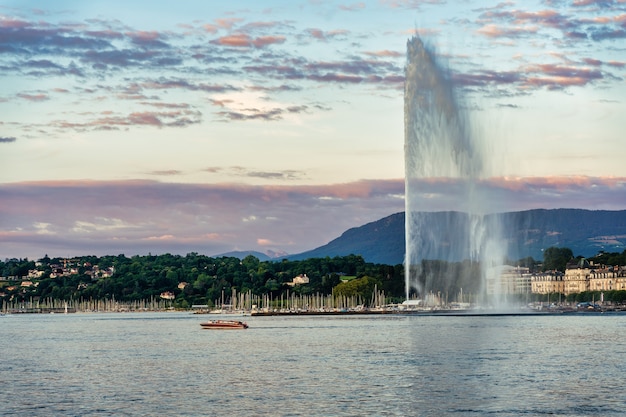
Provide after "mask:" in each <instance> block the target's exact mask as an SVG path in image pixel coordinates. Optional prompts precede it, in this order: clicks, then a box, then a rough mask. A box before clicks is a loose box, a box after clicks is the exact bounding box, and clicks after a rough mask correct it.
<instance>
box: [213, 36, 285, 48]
mask: <svg viewBox="0 0 626 417" xmlns="http://www.w3.org/2000/svg"><path fill="white" fill-rule="evenodd" d="M285 40H286V38H285V37H284V36H260V37H258V38H253V37H251V36H249V35H247V34H245V33H236V34H233V35H227V36H222V37H221V38H218V39H216V40H215V41H214V43H216V44H218V45H222V46H230V47H235V48H250V47H253V46H254V47H255V48H263V47H265V46H267V45H272V44H280V43H284V42H285Z"/></svg>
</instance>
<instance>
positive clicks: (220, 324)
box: [200, 320, 248, 330]
mask: <svg viewBox="0 0 626 417" xmlns="http://www.w3.org/2000/svg"><path fill="white" fill-rule="evenodd" d="M200 326H202V328H203V329H223V330H229V329H247V328H248V323H246V322H244V321H238V320H209V321H207V322H205V323H200Z"/></svg>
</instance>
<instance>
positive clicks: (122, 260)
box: [0, 248, 626, 308]
mask: <svg viewBox="0 0 626 417" xmlns="http://www.w3.org/2000/svg"><path fill="white" fill-rule="evenodd" d="M572 259H575V258H574V257H573V254H572V251H571V250H570V249H568V248H548V249H546V250H545V251H544V259H543V262H539V261H536V260H534V259H533V258H530V257H529V258H523V259H520V260H517V261H510V260H509V261H507V262H506V263H507V264H511V265H519V266H525V267H528V268H529V269H530V271H531V272H539V271H550V270H558V271H564V270H565V267H566V264H567V263H568V262H570V261H571V260H572ZM592 259H593V260H594V262H596V263H602V264H606V265H626V250H625V251H624V252H622V253H601V254H599V255H597V256H596V257H594V258H592ZM468 262H469V261H463V262H457V263H452V265H446V266H445V267H444V266H442V261H423V262H422V268H421V274H422V276H421V277H419V279H421V280H425V279H426V276H432V275H436V273H437V271H440V270H444V269H445V270H446V271H452V272H453V275H454V276H456V277H460V278H459V279H457V280H456V281H455V282H453V283H452V284H450V283H449V282H448V283H446V287H445V288H444V287H442V288H437V283H434V284H435V286H434V287H433V288H434V289H435V290H441V291H446V292H449V294H450V295H452V294H454V293H456V292H458V291H459V289H460V288H462V289H463V291H464V292H466V293H471V292H474V293H476V292H477V291H479V290H480V287H479V285H480V283H479V280H478V279H477V277H479V276H480V273H479V269H478V268H479V266H478V265H476V264H468ZM69 263H70V264H71V266H73V267H74V273H71V274H67V273H66V274H65V275H62V276H56V277H53V276H54V273H53V272H54V271H53V268H54V267H56V266H59V265H64V264H65V265H66V266H69V264H68V260H65V259H62V258H49V257H48V256H47V255H46V256H44V257H43V258H42V259H39V260H38V261H37V262H35V261H30V260H28V259H6V260H5V261H4V262H0V276H2V277H9V279H8V280H6V281H2V282H0V302H2V301H9V300H10V301H21V300H32V299H36V298H40V299H45V298H50V299H55V300H71V299H74V300H79V299H83V300H110V299H116V300H119V301H139V300H147V299H151V298H158V297H160V295H161V294H162V293H165V292H170V293H173V295H174V297H175V298H174V301H173V305H174V306H176V307H179V308H189V307H191V306H192V305H198V304H201V305H209V306H213V305H215V304H216V301H217V300H220V299H222V298H223V294H226V295H230V294H231V293H232V292H233V290H234V291H236V292H237V293H248V292H251V293H252V294H256V295H270V296H271V297H273V298H274V299H277V298H280V297H281V295H285V294H287V293H288V292H289V293H291V294H294V293H295V294H297V295H314V294H320V295H329V294H336V295H345V296H348V297H350V296H361V297H363V298H364V299H369V297H371V295H372V293H373V291H374V289H377V290H378V291H384V293H385V295H386V296H387V297H388V298H389V300H392V301H394V300H395V301H401V300H403V299H404V297H405V283H404V266H403V265H402V264H398V265H384V264H374V263H369V262H366V261H365V260H364V259H363V257H361V256H358V255H348V256H337V257H333V258H330V257H325V258H311V259H306V260H301V261H292V260H287V259H282V260H276V261H260V260H259V259H258V258H256V257H254V256H252V255H250V256H247V257H245V258H243V259H239V258H236V257H209V256H206V255H201V254H198V253H189V254H187V255H185V256H181V255H172V254H163V255H146V256H139V255H137V256H132V257H127V256H125V255H123V254H122V255H117V256H102V257H97V256H80V257H76V258H74V259H72V260H71V261H69ZM95 266H97V267H98V269H99V270H100V271H102V270H105V269H107V268H111V267H112V268H114V273H113V275H112V276H111V277H107V278H97V277H96V275H95V274H93V271H94V269H95ZM468 268H469V269H468ZM33 270H39V271H41V276H40V277H38V278H37V279H33V281H34V282H35V284H36V285H32V286H30V287H22V286H20V285H11V283H12V282H14V283H17V282H19V281H21V280H23V279H24V277H27V276H28V274H29V271H33ZM455 271H456V272H455ZM461 271H470V273H467V272H466V273H462V272H461ZM301 274H302V275H303V274H306V276H307V277H308V278H309V283H308V284H306V285H297V286H289V285H288V283H289V282H291V281H292V280H293V278H294V277H296V276H298V275H301ZM11 277H13V278H11ZM9 288H12V290H9Z"/></svg>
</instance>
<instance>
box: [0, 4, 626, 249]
mask: <svg viewBox="0 0 626 417" xmlns="http://www.w3.org/2000/svg"><path fill="white" fill-rule="evenodd" d="M416 33H417V34H419V35H420V36H421V37H422V39H424V40H425V41H426V42H427V43H428V44H430V45H431V46H432V47H433V48H434V49H435V50H436V51H437V53H438V55H439V56H440V57H441V59H442V61H443V62H445V63H446V64H447V67H448V68H449V71H450V76H451V78H452V80H453V81H454V83H455V85H457V92H458V94H459V97H460V100H461V104H462V108H463V109H464V110H465V111H466V112H467V114H468V116H469V118H470V120H471V123H472V132H473V134H474V135H476V137H480V139H481V141H482V143H486V144H487V146H488V154H489V155H490V159H489V161H486V165H487V166H488V170H487V171H486V172H485V178H484V179H483V181H482V182H481V186H483V187H485V188H486V189H488V190H489V193H488V195H489V196H491V197H492V198H490V201H489V203H488V204H487V206H488V207H489V210H490V211H494V212H500V211H519V210H526V209H530V208H588V209H608V210H622V209H626V151H625V149H626V147H625V145H626V134H625V133H624V132H625V131H626V82H625V79H626V0H615V1H611V0H603V1H592V0H576V1H559V0H546V1H524V2H521V1H520V2H513V1H503V2H500V3H496V2H487V1H485V2H479V1H444V0H380V1H368V2H350V1H348V2H341V1H317V0H310V1H306V0H295V1H293V0H289V1H209V0H197V1H191V0H190V1H185V0H183V1H179V2H171V1H152V2H145V1H136V0H124V1H115V0H107V1H93V0H92V1H88V2H86V1H63V0H60V1H54V2H44V1H29V0H19V1H2V0H0V85H1V89H0V259H4V258H12V257H18V258H24V257H28V258H29V259H38V258H41V257H43V256H44V255H45V254H48V255H49V256H51V257H53V256H62V257H71V256H76V255H107V254H108V255H117V254H125V255H127V256H132V255H145V254H148V253H152V254H161V253H174V254H181V255H185V254H187V253H189V252H198V253H201V254H206V255H216V254H220V253H224V252H227V251H231V250H258V251H261V252H264V251H267V250H272V251H278V252H286V253H299V252H303V251H305V250H309V249H313V248H315V247H318V246H321V245H323V244H325V243H327V242H329V241H330V240H332V239H334V238H336V237H338V236H339V235H340V234H341V233H343V232H344V231H345V230H347V229H348V228H351V227H357V226H361V225H363V224H365V223H368V222H371V221H375V220H378V219H380V218H382V217H385V216H388V215H390V214H393V213H397V212H400V211H403V210H404V179H403V177H404V160H403V159H404V156H403V147H404V126H403V118H404V116H403V93H404V90H403V89H404V66H405V63H406V43H407V40H408V39H409V38H410V37H412V36H413V35H414V34H416ZM454 187H455V181H454V180H446V179H433V180H429V181H424V201H425V203H424V206H425V207H427V208H428V209H430V210H450V209H454V207H455V206H456V205H455V202H454V196H455V194H454V193H453V192H452V191H448V190H453V189H454ZM426 202H428V203H426Z"/></svg>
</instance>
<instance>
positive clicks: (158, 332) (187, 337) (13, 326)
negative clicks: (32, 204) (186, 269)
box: [0, 313, 626, 416]
mask: <svg viewBox="0 0 626 417" xmlns="http://www.w3.org/2000/svg"><path fill="white" fill-rule="evenodd" d="M625 318H626V316H622V315H615V316H571V317H565V316H528V317H417V316H359V317H352V316H348V317H346V316H342V317H246V319H247V321H248V323H249V324H250V329H248V330H242V331H212V330H202V329H201V328H200V326H199V323H200V321H204V320H205V319H206V316H205V317H199V316H194V315H190V314H186V313H154V314H153V313H134V314H113V313H110V314H69V315H15V316H4V317H0V330H1V331H2V338H1V339H0V351H1V352H2V357H3V360H2V361H1V362H0V379H1V380H2V381H3V384H2V385H3V387H2V390H0V403H1V404H3V407H2V408H3V409H2V411H0V415H20V416H22V415H29V416H44V415H45V416H48V415H57V416H62V415H72V416H74V415H80V416H108V415H116V416H118V415H126V416H139V415H156V414H170V415H177V416H197V415H233V416H239V415H273V416H328V415H335V416H337V415H345V416H355V415H378V416H408V415H413V416H442V415H453V416H466V415H476V416H482V415H488V414H492V415H498V416H517V415H545V414H548V415H554V416H576V415H579V416H588V415H603V416H606V415H613V416H617V415H622V413H623V407H624V401H623V396H622V395H621V393H620V387H623V386H625V385H626V372H625V371H626V365H625V364H624V361H623V360H622V358H623V355H624V353H626V341H625V340H624V338H623V337H621V334H623V333H624V330H625V328H626V321H625Z"/></svg>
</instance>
